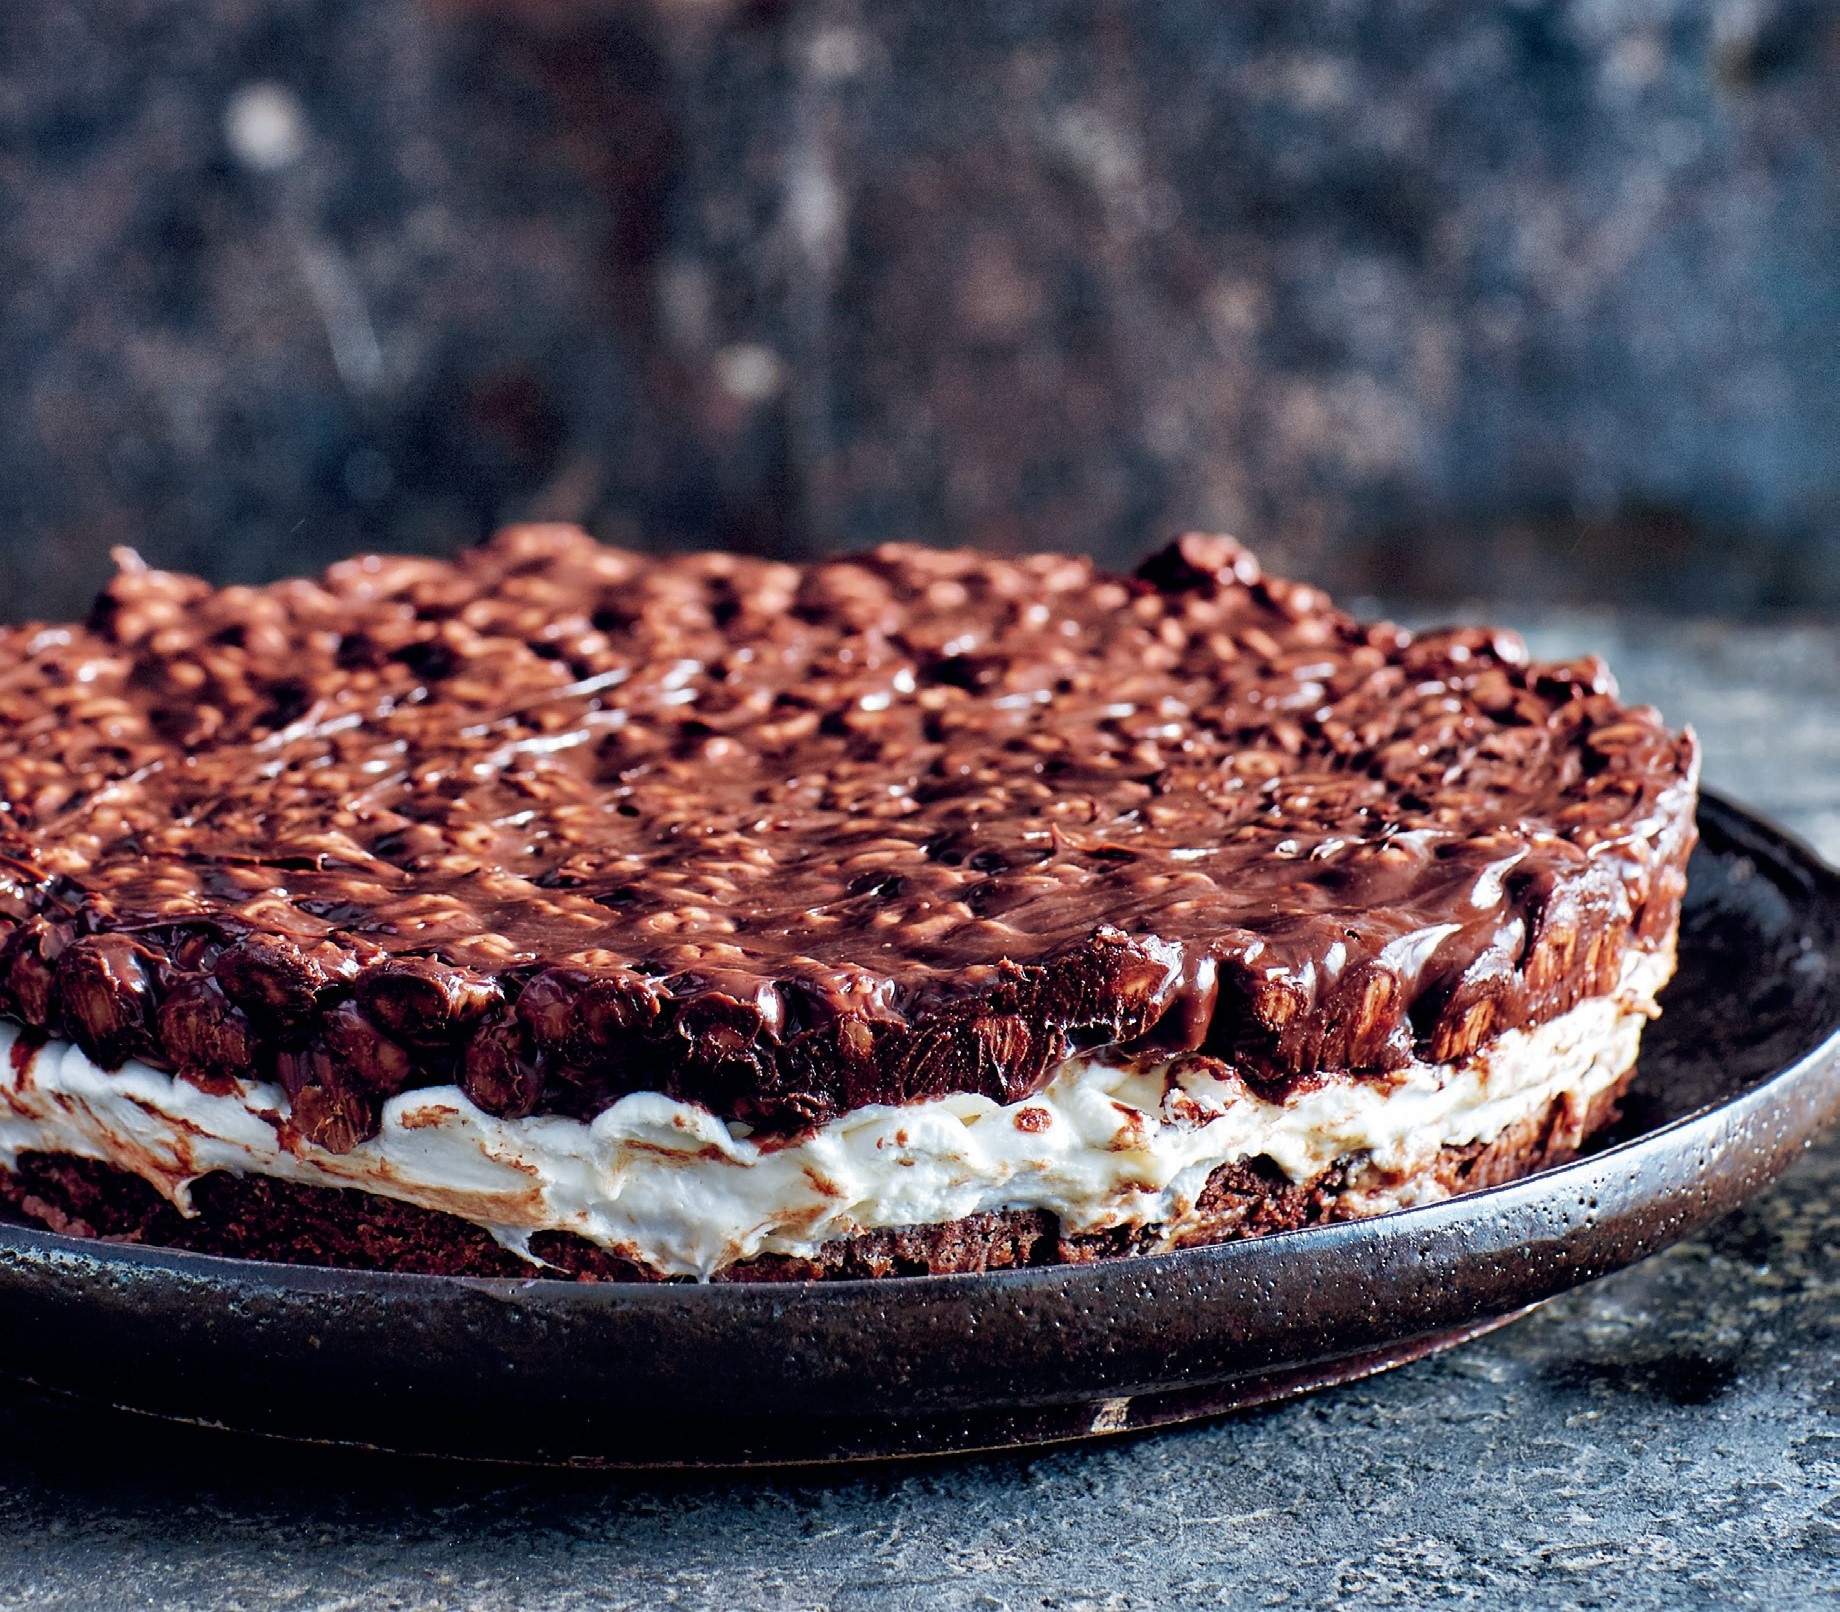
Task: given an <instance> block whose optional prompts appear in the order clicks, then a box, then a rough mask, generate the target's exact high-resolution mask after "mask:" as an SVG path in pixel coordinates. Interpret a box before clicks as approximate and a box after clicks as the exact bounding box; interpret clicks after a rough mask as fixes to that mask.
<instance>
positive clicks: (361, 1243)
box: [0, 1074, 1632, 1282]
mask: <svg viewBox="0 0 1840 1612" xmlns="http://www.w3.org/2000/svg"><path fill="white" fill-rule="evenodd" d="M1631 1078H1632V1077H1631V1075H1630V1074H1626V1075H1624V1076H1623V1078H1622V1079H1621V1080H1619V1081H1618V1082H1616V1084H1615V1085H1613V1086H1611V1087H1609V1088H1608V1089H1606V1090H1604V1091H1601V1092H1599V1093H1598V1094H1597V1096H1596V1097H1594V1098H1593V1099H1591V1100H1590V1101H1589V1103H1587V1104H1584V1105H1582V1106H1581V1105H1580V1103H1579V1102H1578V1101H1577V1099H1575V1098H1574V1097H1572V1096H1570V1095H1569V1094H1561V1095H1560V1096H1558V1097H1555V1098H1554V1099H1553V1100H1552V1102H1550V1103H1549V1104H1548V1105H1547V1107H1546V1108H1545V1110H1544V1111H1542V1112H1540V1113H1537V1114H1531V1115H1529V1116H1527V1117H1526V1118H1525V1119H1523V1120H1521V1121H1520V1122H1519V1123H1517V1124H1515V1125H1511V1126H1510V1127H1508V1129H1507V1130H1505V1131H1503V1132H1502V1133H1501V1134H1500V1135H1498V1136H1496V1137H1495V1138H1494V1139H1493V1140H1492V1141H1490V1142H1487V1143H1482V1142H1478V1143H1472V1144H1470V1145H1469V1146H1466V1147H1446V1148H1444V1149H1442V1150H1441V1151H1440V1152H1438V1153H1436V1154H1434V1155H1433V1156H1432V1158H1431V1160H1430V1162H1429V1163H1428V1164H1427V1165H1426V1166H1425V1167H1423V1168H1421V1169H1419V1170H1417V1171H1415V1172H1413V1173H1412V1174H1410V1175H1400V1176H1391V1177H1388V1176H1383V1175H1381V1174H1380V1173H1379V1172H1377V1171H1376V1170H1375V1169H1374V1168H1373V1167H1372V1165H1371V1164H1370V1163H1369V1162H1368V1161H1367V1160H1365V1159H1363V1158H1350V1159H1342V1160H1338V1161H1337V1162H1336V1163H1335V1164H1334V1165H1332V1166H1331V1167H1330V1168H1329V1169H1327V1170H1325V1171H1323V1172H1322V1173H1321V1174H1320V1175H1317V1176H1315V1177H1314V1178H1312V1179H1310V1180H1308V1181H1303V1182H1294V1181H1292V1180H1290V1178H1289V1177H1287V1176H1286V1175H1285V1174H1284V1173H1283V1172H1282V1171H1281V1170H1279V1169H1278V1168H1277V1166H1276V1165H1274V1164H1272V1163H1270V1161H1269V1160H1264V1159H1252V1160H1248V1161H1245V1162H1242V1163H1234V1164H1223V1165H1222V1166H1220V1167H1219V1168H1218V1169H1217V1170H1215V1171H1214V1173H1213V1174H1212V1175H1211V1176H1210V1177H1209V1178H1208V1183H1207V1186H1206V1187H1205V1189H1204V1190H1203V1192H1202V1194H1201V1198H1200V1201H1199V1204H1198V1206H1197V1212H1196V1214H1195V1215H1194V1216H1193V1217H1191V1219H1190V1220H1189V1221H1187V1222H1186V1223H1185V1224H1184V1226H1183V1228H1182V1230H1181V1232H1180V1234H1179V1235H1177V1236H1176V1237H1174V1238H1171V1237H1170V1236H1169V1235H1168V1234H1167V1233H1166V1232H1165V1231H1164V1229H1163V1228H1161V1227H1158V1226H1154V1225H1151V1226H1128V1227H1120V1228H1118V1229H1116V1230H1113V1231H1100V1232H1090V1233H1083V1234H1078V1235H1068V1234H1064V1233H1063V1232H1062V1230H1061V1228H1060V1225H1059V1222H1058V1220H1057V1219H1056V1217H1055V1216H1054V1215H1052V1214H1050V1213H1048V1212H1047V1211H1045V1210H1038V1209H1035V1210H1009V1211H1002V1212H997V1213H991V1214H977V1215H970V1216H967V1217H965V1218H963V1219H960V1220H953V1221H948V1222H945V1223H944V1224H941V1225H930V1226H902V1227H896V1228H893V1229H888V1230H878V1231H870V1232H864V1233H862V1234H861V1235H859V1236H855V1237H845V1238H840V1239H838V1240H837V1241H835V1242H831V1243H827V1244H824V1245H823V1246H822V1247H821V1248H820V1249H819V1250H818V1251H817V1253H816V1255H815V1256H813V1257H811V1258H792V1257H789V1256H786V1255H780V1254H762V1255H758V1256H756V1257H755V1258H753V1259H748V1260H743V1261H741V1262H739V1263H737V1264H734V1265H730V1266H729V1267H727V1268H726V1269H724V1270H722V1271H719V1272H717V1273H716V1274H715V1276H713V1277H712V1278H711V1280H713V1281H718V1282H782V1281H829V1280H842V1279H849V1278H879V1277H886V1276H924V1275H945V1274H950V1273H963V1272H978V1271H992V1270H1004V1269H1009V1268H1013V1267H1016V1266H1024V1265H1057V1264H1079V1263H1084V1262H1086V1261H1090V1260H1097V1259H1109V1258H1118V1257H1128V1256H1132V1255H1142V1254H1150V1253H1158V1252H1162V1251H1164V1250H1166V1249H1168V1248H1170V1247H1194V1246H1199V1245H1203V1244H1209V1243H1221V1242H1231V1241H1234V1240H1236V1239H1239V1238H1245V1237H1259V1236H1264V1235H1266V1234H1268V1233H1270V1232H1277V1231H1293V1230H1296V1229H1297V1228H1299V1227H1302V1226H1312V1225H1320V1224H1323V1223H1325V1222H1329V1221H1337V1220H1349V1219H1357V1218H1360V1217H1362V1216H1363V1215H1369V1214H1373V1213H1377V1212H1380V1211H1382V1210H1384V1209H1388V1208H1392V1207H1395V1206H1401V1205H1407V1204H1411V1203H1417V1202H1428V1201H1435V1200H1437V1199H1441V1198H1446V1197H1450V1196H1453V1195H1455V1194H1458V1193H1462V1192H1473V1191H1477V1190H1479V1189H1481V1188H1483V1187H1490V1186H1498V1185H1500V1184H1502V1183H1503V1182H1507V1181H1512V1180H1516V1179H1518V1178H1520V1177H1522V1176H1525V1175H1529V1174H1531V1173H1533V1172H1534V1171H1536V1170H1541V1169H1545V1168H1548V1167H1550V1166H1552V1165H1555V1164H1562V1163H1564V1162H1565V1161H1566V1160H1567V1159H1569V1158H1572V1157H1573V1156H1574V1155H1576V1154H1577V1152H1578V1151H1579V1149H1580V1148H1581V1147H1583V1145H1584V1144H1585V1142H1587V1141H1588V1140H1589V1139H1590V1138H1591V1137H1592V1136H1593V1135H1595V1134H1596V1133H1597V1132H1599V1131H1601V1130H1602V1129H1604V1128H1605V1127H1606V1126H1608V1125H1609V1124H1611V1123H1612V1122H1613V1121H1614V1120H1615V1119H1616V1117H1617V1103H1618V1100H1619V1098H1620V1097H1621V1095H1622V1093H1623V1091H1624V1089H1625V1088H1626V1087H1627V1085H1628V1083H1629V1080H1630V1079H1631ZM192 1204H193V1207H194V1208H195V1209H196V1211H197V1213H196V1214H195V1215H194V1216H192V1217H189V1218H188V1217H187V1216H184V1215H181V1214H180V1213H179V1212H178V1210H176V1209H175V1208H174V1207H173V1206H172V1205H171V1204H170V1203H169V1202H167V1200H166V1199H165V1198H163V1197H162V1196H161V1195H160V1194H159V1193H158V1192H156V1191H155V1190H154V1189H153V1187H151V1186H150V1185H149V1184H148V1183H147V1182H146V1181H144V1180H142V1179H141V1178H140V1177H139V1176H137V1175H134V1174H132V1173H131V1172H129V1171H126V1170H121V1169H117V1168H115V1167H113V1166H111V1165H107V1164H103V1163H99V1162H97V1161H95V1160H91V1159H82V1158H76V1157H73V1156H70V1155H65V1154H51V1153H22V1154H21V1155H20V1156H19V1159H18V1162H17V1165H16V1167H15V1168H14V1169H13V1170H11V1171H0V1219H5V1220H10V1221H13V1222H15V1223H20V1224H29V1225H37V1226H41V1227H44V1228H46V1229H48V1230H51V1231H55V1232H60V1233H64V1234H66V1235H70V1236H77V1237H95V1238H100V1239H103V1240H106V1241H111V1242H124V1243H137V1244H143V1245H147V1246H152V1247H159V1248H176V1249H189V1250H191V1251H193V1252H196V1253H203V1254H219V1255H225V1256H228V1257H230V1258H235V1259H254V1260H268V1261H273V1262H277V1263H280V1264H287V1265H320V1266H332V1267H335V1268H339V1269H346V1270H367V1271H408V1272H418V1273H422V1274H426V1275H434V1276H505V1277H521V1278H529V1277H532V1276H536V1275H543V1276H549V1277H554V1278H561V1279H565V1280H575V1281H583V1282H595V1281H602V1282H656V1281H661V1280H667V1279H668V1280H688V1278H664V1277H661V1276H660V1275H659V1274H658V1273H657V1272H656V1271H653V1270H651V1269H650V1268H649V1267H647V1266H643V1265H639V1264H635V1263H634V1262H632V1261H630V1260H626V1259H622V1258H621V1257H619V1256H618V1255H617V1254H613V1253H610V1252H608V1251H607V1250H605V1249H603V1248H600V1247H598V1246H597V1245H595V1244H594V1243H591V1242H589V1241H587V1240H586V1239H584V1238H581V1237H576V1236H572V1235H570V1234H568V1233H564V1232H538V1233H536V1234H535V1235H533V1236H532V1237H531V1239H530V1249H531V1252H532V1254H534V1255H535V1256H536V1257H537V1258H538V1259H541V1260H542V1261H544V1263H545V1265H546V1266H547V1269H542V1270H538V1269H534V1268H533V1267H532V1265H531V1264H530V1262H529V1261H527V1260H525V1259H522V1258H520V1257H519V1256H518V1255H517V1254H515V1253H513V1252H512V1251H511V1250H509V1249H507V1248H505V1247H504V1246H502V1245H501V1244H500V1243H499V1242H497V1241H496V1240H495V1239H494V1238H493V1237H492V1235H491V1234H490V1233H489V1232H487V1231H485V1230H484V1229H483V1228H481V1227H479V1226H476V1225H474V1224H472V1223H471V1222H470V1221H466V1220H462V1219H459V1218H458V1217H457V1216H454V1215H448V1214H442V1213H440V1212H438V1211H435V1210H430V1209H422V1208H418V1207H416V1206H415V1205H412V1204H407V1203H401V1202H398V1201H396V1200H394V1199H390V1198H384V1197H379V1196H377V1195H376V1194H374V1193H368V1192H362V1191H355V1190H351V1189H346V1188H338V1187H318V1186H306V1185H301V1184H299V1183H295V1182H289V1181H281V1180H276V1179H274V1178H272V1177H267V1176H257V1175H245V1176H238V1175H232V1174H229V1173H225V1172H218V1173H214V1174H211V1175H207V1176H204V1177H201V1178H200V1179H199V1180H198V1181H196V1182H195V1183H194V1184H193V1186H192Z"/></svg>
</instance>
